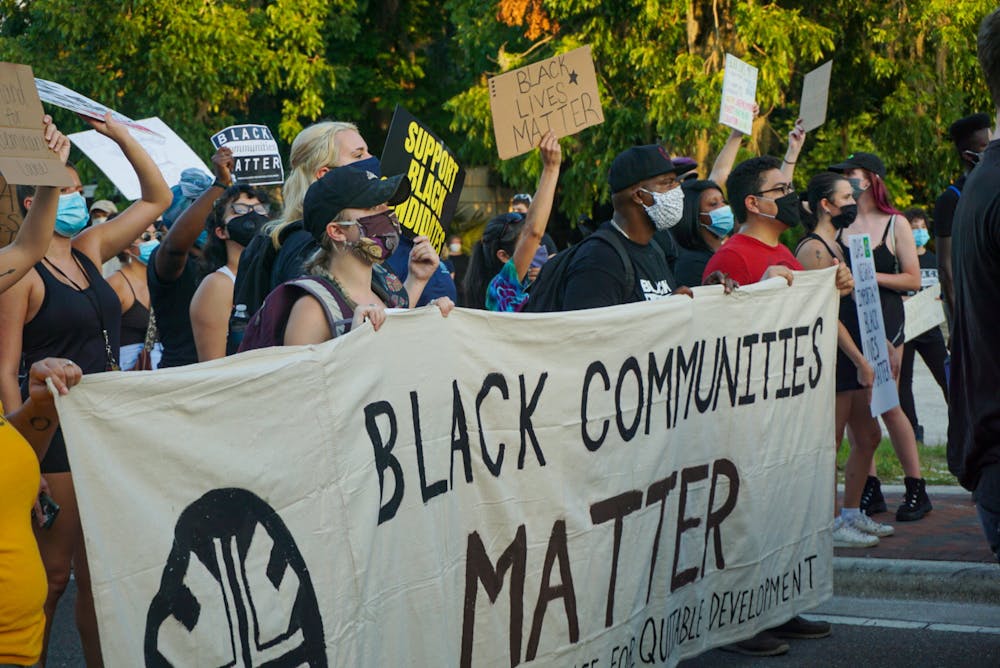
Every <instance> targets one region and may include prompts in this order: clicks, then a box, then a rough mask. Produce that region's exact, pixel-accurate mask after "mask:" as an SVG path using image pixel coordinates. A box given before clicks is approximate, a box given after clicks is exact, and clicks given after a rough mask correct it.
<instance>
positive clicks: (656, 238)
mask: <svg viewBox="0 0 1000 668" xmlns="http://www.w3.org/2000/svg"><path fill="white" fill-rule="evenodd" d="M653 242H654V243H657V244H659V245H660V248H661V249H662V250H663V254H664V255H665V256H666V257H667V266H668V267H670V271H672V272H674V273H676V271H675V270H676V268H677V258H678V257H680V254H681V251H682V250H683V249H682V248H681V247H680V245H678V243H677V240H676V239H674V235H673V234H671V233H670V230H657V231H656V232H655V233H654V234H653ZM699 278H700V277H699ZM681 285H687V283H681Z"/></svg>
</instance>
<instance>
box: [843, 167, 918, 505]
mask: <svg viewBox="0 0 1000 668" xmlns="http://www.w3.org/2000/svg"><path fill="white" fill-rule="evenodd" d="M830 170H831V171H835V172H839V173H842V174H844V176H846V177H847V178H848V180H849V181H851V186H852V187H853V189H854V198H855V199H856V200H857V202H858V215H857V217H856V218H855V219H854V222H853V223H851V225H850V226H849V227H846V228H844V229H842V230H840V232H839V233H838V235H837V241H838V243H839V244H840V245H841V248H843V250H844V258H845V260H847V261H848V262H850V251H849V249H848V247H847V245H846V241H847V237H850V236H852V235H855V234H867V235H868V236H869V237H870V238H871V243H872V260H873V261H874V263H875V278H876V280H877V282H878V292H879V300H880V301H881V303H882V320H883V323H884V325H885V334H886V338H887V339H888V352H889V361H890V365H891V367H892V373H893V376H894V377H895V378H896V379H897V382H898V379H899V367H900V364H901V362H902V357H903V338H904V325H905V313H904V311H903V297H902V294H901V293H902V292H906V291H909V290H917V289H919V288H920V263H919V261H918V260H917V246H916V244H915V243H914V242H913V232H912V230H911V229H910V226H909V225H908V224H906V222H905V219H904V220H903V222H902V223H901V224H898V225H897V224H896V223H897V220H898V219H900V218H902V217H903V214H901V213H900V212H899V211H897V210H896V209H895V208H894V207H893V206H892V204H891V203H890V201H889V192H888V190H886V187H885V181H884V179H885V164H884V163H883V162H882V160H881V158H879V157H878V156H877V155H875V154H873V153H860V152H858V153H852V154H851V155H850V156H848V158H847V159H846V160H844V161H843V162H841V163H838V164H836V165H832V166H831V167H830ZM882 420H883V422H885V426H886V429H887V430H888V431H889V439H890V440H891V441H892V447H893V449H894V450H895V451H896V456H897V457H898V458H899V463H900V464H901V465H902V466H903V473H904V474H905V477H904V478H903V483H904V484H905V485H906V494H905V495H904V497H903V503H902V504H901V505H900V506H899V508H897V509H896V520H897V521H899V522H911V521H915V520H919V519H921V518H923V517H924V515H926V514H927V513H929V512H930V511H931V510H932V508H933V506H932V505H931V501H930V499H929V498H928V496H927V490H926V483H925V482H924V479H923V475H922V474H921V472H920V455H919V453H918V452H917V442H916V439H915V438H914V435H913V427H912V426H910V421H909V420H908V419H907V417H906V414H905V413H904V412H903V409H902V408H901V407H900V406H899V405H898V404H897V405H896V406H894V407H893V408H891V409H889V410H888V411H886V412H885V413H883V414H882ZM861 507H862V510H864V511H865V512H866V513H868V514H869V515H872V514H875V513H877V512H881V511H883V510H885V509H886V508H885V500H884V497H883V495H882V486H881V483H880V482H879V480H878V477H877V475H876V472H875V464H874V462H872V469H871V471H870V475H869V479H868V482H867V483H866V484H865V491H864V493H863V495H862V498H861Z"/></svg>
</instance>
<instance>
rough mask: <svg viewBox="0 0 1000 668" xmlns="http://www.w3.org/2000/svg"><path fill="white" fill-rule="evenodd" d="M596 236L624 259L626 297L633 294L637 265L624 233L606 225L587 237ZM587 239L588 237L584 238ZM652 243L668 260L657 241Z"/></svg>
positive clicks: (663, 257)
mask: <svg viewBox="0 0 1000 668" xmlns="http://www.w3.org/2000/svg"><path fill="white" fill-rule="evenodd" d="M591 237H594V238H596V239H600V240H601V241H603V242H604V243H606V244H608V245H609V246H611V247H612V248H614V249H615V252H617V253H618V257H619V259H620V260H621V261H622V265H623V266H624V267H625V285H627V286H628V287H627V290H628V293H626V295H625V296H626V297H627V296H628V295H630V294H632V288H633V286H634V285H635V267H634V266H632V258H631V257H630V256H629V254H628V250H627V249H626V248H625V244H624V243H623V242H622V235H621V233H620V232H617V231H615V230H609V229H607V228H606V227H601V228H598V230H597V231H596V232H594V233H593V234H591V235H590V237H587V239H589V238H591ZM584 241H586V239H584ZM650 244H651V245H652V246H653V247H655V249H656V252H657V253H659V254H660V257H661V258H662V259H663V261H664V262H666V261H667V256H666V255H664V254H663V249H662V248H660V247H659V245H658V244H657V243H656V242H655V241H651V242H650Z"/></svg>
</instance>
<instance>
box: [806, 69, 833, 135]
mask: <svg viewBox="0 0 1000 668" xmlns="http://www.w3.org/2000/svg"><path fill="white" fill-rule="evenodd" d="M832 72H833V61H832V60H828V61H826V62H825V63H823V64H822V65H820V66H819V67H817V68H816V69H814V70H813V71H812V72H810V73H809V74H807V75H806V78H805V80H804V81H803V82H802V99H801V100H800V102H799V118H801V119H802V123H803V125H804V126H805V130H806V132H811V131H813V130H815V129H816V128H818V127H819V126H821V125H823V123H825V122H826V104H827V99H828V98H829V96H830V74H831V73H832Z"/></svg>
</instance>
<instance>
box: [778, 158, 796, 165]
mask: <svg viewBox="0 0 1000 668" xmlns="http://www.w3.org/2000/svg"><path fill="white" fill-rule="evenodd" d="M781 161H782V162H783V163H785V164H786V165H794V164H795V162H794V161H789V160H785V159H784V158H782V159H781Z"/></svg>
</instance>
